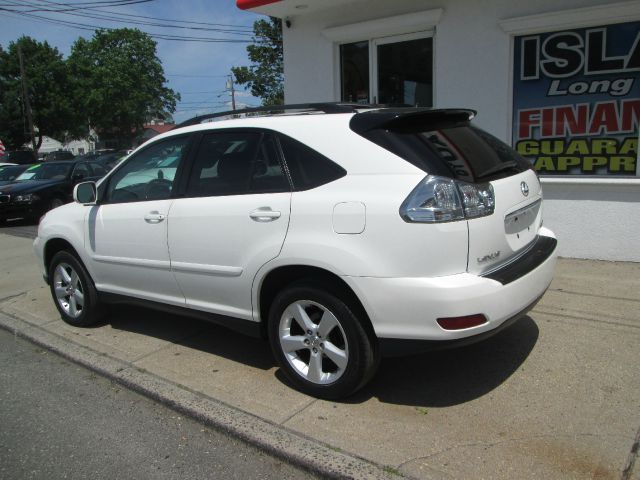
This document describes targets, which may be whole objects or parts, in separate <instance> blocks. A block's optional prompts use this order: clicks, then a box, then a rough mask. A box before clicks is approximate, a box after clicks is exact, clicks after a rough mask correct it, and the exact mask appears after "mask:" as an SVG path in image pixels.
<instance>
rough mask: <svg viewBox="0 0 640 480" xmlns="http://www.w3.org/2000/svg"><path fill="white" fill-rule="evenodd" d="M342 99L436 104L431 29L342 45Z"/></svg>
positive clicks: (422, 105) (344, 100)
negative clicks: (429, 30)
mask: <svg viewBox="0 0 640 480" xmlns="http://www.w3.org/2000/svg"><path fill="white" fill-rule="evenodd" d="M340 79H341V87H342V88H341V100H342V101H343V102H357V103H386V104H406V105H412V106H420V107H430V106H432V105H433V38H432V34H431V32H422V33H416V34H409V35H397V36H390V37H385V38H375V39H371V40H367V41H361V42H355V43H345V44H342V45H340Z"/></svg>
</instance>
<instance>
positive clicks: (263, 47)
mask: <svg viewBox="0 0 640 480" xmlns="http://www.w3.org/2000/svg"><path fill="white" fill-rule="evenodd" d="M247 53H248V55H249V60H250V61H251V62H252V65H251V66H249V67H233V68H231V72H232V73H233V75H234V77H235V81H236V83H238V84H240V85H246V86H247V88H249V89H250V90H251V94H252V95H253V96H254V97H260V98H261V99H262V104H263V105H282V103H284V67H283V55H282V20H280V19H279V18H275V17H269V20H258V21H256V22H254V23H253V43H252V44H251V45H249V46H247Z"/></svg>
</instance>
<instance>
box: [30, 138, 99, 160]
mask: <svg viewBox="0 0 640 480" xmlns="http://www.w3.org/2000/svg"><path fill="white" fill-rule="evenodd" d="M95 146H96V144H95V142H94V141H93V139H91V138H89V139H81V140H70V141H68V142H66V143H63V142H60V141H58V140H56V139H55V138H51V137H47V136H44V137H42V145H41V146H40V149H39V150H38V156H39V157H41V158H42V157H43V156H44V155H45V154H47V153H50V152H55V151H56V150H66V151H69V152H71V153H73V154H74V155H83V154H85V153H88V152H91V151H93V150H94V149H95ZM23 148H26V149H30V148H31V143H25V144H24V146H23Z"/></svg>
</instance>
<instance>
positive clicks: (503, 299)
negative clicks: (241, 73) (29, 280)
mask: <svg viewBox="0 0 640 480" xmlns="http://www.w3.org/2000/svg"><path fill="white" fill-rule="evenodd" d="M352 116H353V114H331V115H329V114H327V115H324V114H321V115H306V116H279V117H266V118H245V119H241V120H231V121H221V122H215V123H208V124H202V125H197V126H192V127H187V128H185V129H181V130H178V131H174V132H169V133H167V134H163V135H160V136H158V137H155V138H154V139H153V140H151V142H156V141H159V140H162V139H166V138H168V137H170V136H171V135H174V134H176V133H179V134H182V133H185V132H196V131H203V130H213V129H224V128H225V127H254V128H265V129H269V130H271V131H276V132H281V133H284V134H286V135H288V136H290V137H293V138H295V139H297V140H298V141H301V142H304V143H305V144H307V145H308V146H310V147H311V148H313V149H315V150H317V151H318V152H319V153H321V154H323V155H325V156H326V157H328V158H330V159H331V160H333V161H334V162H336V163H337V164H339V165H340V166H342V167H343V168H344V169H345V170H346V171H347V174H346V175H345V176H343V177H342V178H339V179H337V180H334V181H332V182H330V183H327V184H324V185H321V186H319V187H316V188H313V189H310V190H306V191H294V192H287V193H269V194H249V195H229V196H220V197H197V198H174V199H170V200H160V201H140V202H131V203H121V204H105V205H97V206H85V205H81V204H78V203H74V204H69V205H65V206H63V207H61V208H58V209H55V210H53V211H51V212H49V213H48V214H47V215H46V216H45V217H44V218H43V219H42V221H41V223H40V227H39V231H38V237H37V238H36V240H35V244H34V246H35V251H36V253H37V255H38V257H39V258H40V260H41V265H42V267H43V269H44V272H45V274H46V266H45V265H44V261H43V259H44V250H45V248H46V244H47V242H49V241H51V240H54V239H64V240H66V241H67V242H69V243H70V244H71V245H72V246H73V248H74V249H75V250H76V252H77V253H78V255H79V257H80V259H81V260H82V262H83V263H84V265H85V266H86V267H87V270H88V271H89V273H90V275H91V277H92V278H93V280H94V283H95V285H96V288H97V290H98V291H100V292H110V293H116V294H123V295H127V296H131V297H136V298H142V299H147V300H153V301H156V302H164V303H168V304H172V305H180V306H185V307H188V308H192V309H196V310H201V311H206V312H211V313H216V314H221V315H225V316H230V317H235V318H239V319H244V320H252V321H256V322H259V321H264V320H265V319H264V318H260V304H259V299H260V289H261V287H262V281H263V280H264V279H265V277H266V275H267V274H268V273H269V272H271V271H273V270H274V269H276V268H278V267H283V266H291V265H304V266H311V267H317V268H321V269H324V270H326V271H327V272H330V273H332V274H334V275H337V276H339V277H341V278H342V279H343V280H344V281H345V282H346V283H347V285H348V286H349V287H350V288H351V289H352V290H353V292H354V293H355V294H356V295H357V297H358V298H359V300H360V301H361V303H362V305H363V306H364V308H365V310H366V312H367V314H368V317H369V319H370V320H371V323H372V326H373V328H374V331H375V333H376V335H378V336H379V337H386V338H404V339H423V340H447V339H455V338H461V337H466V336H471V335H474V334H477V333H481V332H483V331H486V330H491V329H493V328H496V327H498V326H500V325H501V324H502V322H504V321H505V320H507V319H508V318H510V317H512V316H514V315H515V314H516V313H518V312H520V311H521V310H523V309H524V308H525V307H527V306H528V305H529V304H531V303H532V302H533V301H534V300H536V299H537V298H538V297H539V296H540V295H542V293H543V292H544V291H545V290H546V288H547V287H548V285H549V283H550V282H551V279H552V276H553V269H554V265H555V259H556V255H555V253H554V254H552V255H551V256H550V257H548V258H547V259H546V260H545V261H544V262H543V263H542V264H541V265H540V266H538V267H537V268H535V269H534V270H532V271H530V272H529V273H527V274H525V275H523V276H522V277H520V278H519V279H517V280H516V281H514V282H511V283H509V284H507V285H502V284H501V283H499V282H498V281H496V280H492V279H489V278H485V277H481V276H479V275H478V274H479V273H482V272H486V271H488V270H492V269H494V268H496V267H498V266H500V265H503V264H506V263H509V261H510V259H512V258H513V257H514V256H517V255H519V254H521V253H522V252H524V251H525V250H526V248H527V246H528V245H530V244H531V242H532V241H533V240H534V239H535V237H536V236H537V235H541V236H548V237H553V234H552V233H551V232H550V231H549V230H547V229H545V228H542V227H541V224H542V211H541V209H540V208H537V209H536V210H535V212H534V214H533V216H532V217H531V218H530V220H529V223H528V224H527V226H525V227H524V229H521V230H520V233H519V234H520V238H519V239H515V237H514V236H513V232H512V233H511V234H510V233H509V232H507V231H506V230H505V228H506V227H505V218H506V217H507V216H508V215H509V214H510V213H512V212H514V211H516V210H518V209H520V208H521V207H522V206H523V205H525V204H526V205H531V204H534V203H536V202H537V201H538V200H539V199H540V198H541V193H542V192H541V189H540V184H539V183H538V181H537V179H536V177H535V174H534V173H533V172H532V171H531V170H527V171H525V172H522V173H519V174H516V175H513V176H511V177H507V178H503V179H501V180H497V181H495V182H492V185H493V188H494V190H495V192H496V207H495V212H494V213H493V214H492V215H489V216H486V217H482V218H477V219H474V220H469V221H467V220H461V221H453V222H448V223H436V224H424V223H408V222H406V221H404V220H403V219H402V218H401V216H400V214H399V207H400V205H401V204H402V202H403V201H404V200H405V198H407V196H408V195H409V193H410V192H411V191H412V190H413V189H414V187H415V186H416V185H417V184H418V183H420V182H421V181H422V180H423V179H424V177H425V172H424V171H422V170H420V169H419V168H417V167H415V166H413V165H412V164H410V163H408V162H407V161H405V160H403V159H401V158H399V157H397V156H395V155H394V154H392V153H390V152H389V151H387V150H385V149H383V148H382V147H379V146H377V145H376V144H374V143H372V142H370V141H368V140H366V139H365V138H364V137H361V136H360V135H358V134H356V133H355V132H353V131H352V130H350V128H349V121H350V119H351V118H352ZM134 157H135V152H134V153H133V154H132V157H130V158H134ZM127 161H128V160H125V162H123V163H124V164H126V162H127ZM117 168H119V167H117ZM117 168H116V170H114V171H117ZM114 171H112V172H111V173H110V174H109V175H108V176H107V177H105V179H104V180H103V182H104V181H108V178H109V176H110V175H112V174H113V172H114ZM524 181H526V182H527V183H528V184H529V186H530V191H529V192H528V196H526V197H525V196H524V194H523V193H522V192H521V183H522V182H524ZM265 211H268V212H270V213H271V214H273V217H274V218H267V219H266V220H265V221H260V219H259V218H258V220H256V219H255V218H253V216H255V215H258V216H259V215H260V214H261V212H262V214H264V212H265ZM271 220H272V221H271ZM496 250H499V251H500V252H501V255H500V256H499V258H498V257H496V258H491V259H490V261H487V260H486V259H484V260H481V259H482V257H483V256H485V255H487V254H488V253H491V252H495V251H496ZM473 314H484V315H485V317H486V318H487V323H485V324H483V325H481V326H478V327H473V328H467V329H464V330H457V331H451V330H444V329H443V328H441V327H440V326H439V325H438V324H437V322H436V320H437V318H439V317H451V316H464V315H473Z"/></svg>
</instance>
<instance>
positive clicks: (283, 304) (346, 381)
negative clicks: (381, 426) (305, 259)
mask: <svg viewBox="0 0 640 480" xmlns="http://www.w3.org/2000/svg"><path fill="white" fill-rule="evenodd" d="M299 300H309V301H312V302H316V303H318V304H320V305H322V306H323V307H325V308H327V309H329V310H330V311H331V313H333V315H335V316H336V318H337V319H338V321H339V322H340V325H341V326H342V329H343V330H344V333H345V336H346V340H347V343H348V348H349V360H348V364H347V368H346V369H345V372H344V373H343V374H342V376H341V377H340V378H339V379H338V380H336V381H335V382H333V383H330V384H328V385H317V384H314V383H311V382H309V381H308V380H305V379H304V378H302V377H301V376H300V375H299V374H298V373H297V372H296V371H295V370H294V369H293V367H292V366H291V365H290V364H289V362H288V360H287V358H286V357H285V354H284V353H283V351H282V348H281V346H280V338H279V324H280V319H281V316H282V314H283V312H284V310H285V309H286V308H287V307H288V306H289V305H291V304H292V303H294V302H295V301H299ZM268 334H269V343H270V344H271V349H272V351H273V354H274V356H275V357H276V359H277V361H278V363H279V365H280V367H281V368H282V370H283V372H284V373H285V375H286V376H287V378H288V379H289V380H290V382H291V383H292V384H293V385H294V386H295V387H296V388H298V389H299V390H301V391H303V392H304V393H307V394H309V395H312V396H314V397H319V398H325V399H337V398H341V397H346V396H348V395H350V394H352V393H354V392H355V391H356V390H358V389H359V388H360V387H362V386H363V385H364V384H365V383H366V382H367V381H368V380H369V379H370V378H371V376H372V373H373V372H372V369H373V368H375V364H376V363H377V362H376V361H375V355H374V351H373V347H372V345H371V341H370V339H369V336H368V335H367V333H366V331H365V329H364V328H363V327H362V324H361V323H360V320H359V319H358V318H357V316H356V315H355V313H354V309H352V308H350V306H349V304H348V302H346V301H344V300H342V298H340V296H339V295H336V294H335V293H333V292H329V291H327V290H325V289H324V288H323V286H322V285H319V284H313V283H301V284H295V285H292V286H290V287H287V288H285V289H284V290H283V291H281V292H280V293H279V294H278V295H277V296H276V298H275V299H274V301H273V303H272V305H271V308H270V311H269V324H268Z"/></svg>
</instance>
